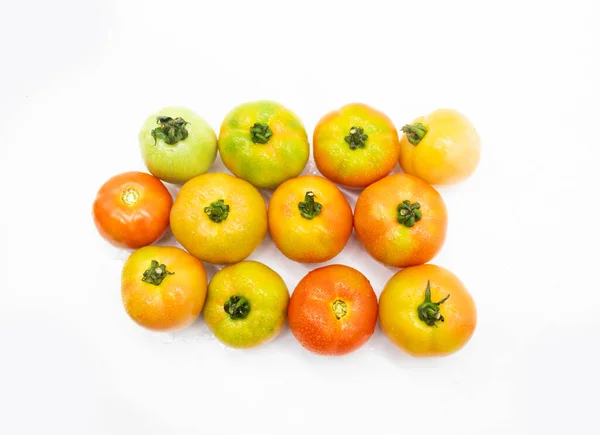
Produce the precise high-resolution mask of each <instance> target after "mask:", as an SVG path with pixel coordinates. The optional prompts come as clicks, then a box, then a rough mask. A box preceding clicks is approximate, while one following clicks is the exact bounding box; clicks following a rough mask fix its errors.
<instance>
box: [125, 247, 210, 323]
mask: <svg viewBox="0 0 600 435" xmlns="http://www.w3.org/2000/svg"><path fill="white" fill-rule="evenodd" d="M153 260H155V261H156V262H157V264H158V265H164V266H166V271H168V273H167V274H166V276H165V277H164V279H163V280H162V281H161V282H160V283H159V284H158V285H155V284H152V283H150V282H145V281H143V280H142V278H143V277H144V272H145V271H147V270H148V269H150V268H151V266H152V261H153ZM206 289H207V281H206V271H205V269H204V265H203V264H202V262H201V261H200V260H198V259H196V258H195V257H193V256H192V255H190V254H188V253H187V252H185V251H184V250H183V249H179V248H176V247H173V246H146V247H144V248H141V249H138V250H137V251H135V252H134V253H133V254H131V255H130V256H129V258H128V259H127V261H126V262H125V265H124V267H123V272H122V275H121V297H122V301H123V306H124V307H125V311H126V312H127V314H128V315H129V317H131V319H132V320H133V321H134V322H136V323H137V324H138V325H140V326H142V327H144V328H147V329H151V330H153V331H173V330H178V329H182V328H185V327H186V326H188V325H190V324H191V323H192V322H193V321H194V320H195V319H196V318H197V317H198V315H199V314H200V311H202V306H203V305H204V300H205V299H206Z"/></svg>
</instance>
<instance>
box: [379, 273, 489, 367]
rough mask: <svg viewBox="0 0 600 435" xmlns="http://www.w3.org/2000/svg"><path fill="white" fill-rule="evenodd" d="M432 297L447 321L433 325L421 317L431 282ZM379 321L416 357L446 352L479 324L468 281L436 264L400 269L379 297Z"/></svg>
mask: <svg viewBox="0 0 600 435" xmlns="http://www.w3.org/2000/svg"><path fill="white" fill-rule="evenodd" d="M428 282H429V283H430V289H431V300H432V301H433V302H439V301H441V300H443V299H444V298H445V297H446V296H448V295H450V297H449V298H448V299H447V300H445V301H444V302H443V303H442V304H440V305H439V311H440V314H441V316H442V317H443V319H444V320H443V322H442V321H438V322H436V323H435V326H430V325H428V324H426V323H425V322H423V321H422V320H421V319H420V318H419V314H418V307H419V305H420V304H422V303H423V301H424V296H425V291H426V288H427V283H428ZM379 322H380V325H381V329H382V330H383V332H384V333H385V334H386V336H387V337H388V338H389V339H390V341H392V343H394V344H395V345H397V346H398V347H400V348H401V349H402V350H404V351H405V352H408V353H409V354H411V355H413V356H416V357H431V356H446V355H450V354H452V353H454V352H456V351H458V350H459V349H461V348H462V347H463V346H464V345H465V344H467V343H468V342H469V340H470V339H471V337H472V335H473V333H474V331H475V327H476V325H477V310H476V307H475V302H474V301H473V298H472V297H471V295H470V294H469V292H468V291H467V289H466V288H465V286H464V284H463V283H462V282H461V281H460V280H459V279H458V277H456V275H454V274H453V273H452V272H450V271H449V270H447V269H444V268H442V267H439V266H435V265H433V264H423V265H420V266H414V267H408V268H406V269H403V270H401V271H400V272H398V273H396V274H395V275H394V276H393V277H392V278H391V279H390V280H389V281H388V283H387V284H386V285H385V287H384V289H383V291H382V293H381V296H380V298H379Z"/></svg>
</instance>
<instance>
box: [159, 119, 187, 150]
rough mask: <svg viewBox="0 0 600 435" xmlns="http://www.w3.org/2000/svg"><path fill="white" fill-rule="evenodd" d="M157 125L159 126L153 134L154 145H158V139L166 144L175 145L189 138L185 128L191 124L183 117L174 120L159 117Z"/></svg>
mask: <svg viewBox="0 0 600 435" xmlns="http://www.w3.org/2000/svg"><path fill="white" fill-rule="evenodd" d="M156 123H157V124H158V125H159V126H158V127H156V128H155V129H154V130H152V132H151V135H152V137H153V138H154V145H156V141H157V140H158V139H161V140H162V141H163V142H165V143H166V144H169V145H175V144H176V143H177V142H180V141H182V140H185V139H186V138H187V137H188V131H187V130H186V129H185V126H186V125H187V124H189V122H187V121H186V120H185V119H183V118H181V117H178V118H175V119H173V118H171V117H170V116H157V117H156Z"/></svg>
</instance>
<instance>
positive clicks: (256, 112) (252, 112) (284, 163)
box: [218, 101, 310, 189]
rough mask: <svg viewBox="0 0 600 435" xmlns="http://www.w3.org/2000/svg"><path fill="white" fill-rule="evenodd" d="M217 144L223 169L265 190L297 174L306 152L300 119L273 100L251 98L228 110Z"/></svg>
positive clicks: (306, 140)
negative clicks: (253, 99)
mask: <svg viewBox="0 0 600 435" xmlns="http://www.w3.org/2000/svg"><path fill="white" fill-rule="evenodd" d="M218 146H219V153H220V154H221V158H222V159H223V163H224V164H225V166H227V169H229V170H230V171H231V172H233V173H234V174H235V175H236V176H238V177H240V178H242V179H244V180H246V181H248V182H249V183H251V184H252V185H253V186H256V187H260V188H268V189H270V188H275V187H277V186H279V184H281V183H282V182H283V181H285V180H287V179H289V178H293V177H296V176H298V175H299V174H300V173H301V172H302V170H303V169H304V167H305V166H306V163H307V162H308V156H309V154H310V145H309V143H308V136H307V134H306V130H305V129H304V126H303V125H302V121H300V119H299V118H298V117H297V116H296V115H295V114H294V113H293V112H292V111H291V110H289V109H287V108H286V107H284V106H282V105H281V104H279V103H276V102H273V101H253V102H249V103H244V104H241V105H239V106H237V107H235V108H234V109H233V110H231V112H229V113H228V114H227V116H226V117H225V119H224V120H223V123H222V124H221V131H220V133H219V141H218Z"/></svg>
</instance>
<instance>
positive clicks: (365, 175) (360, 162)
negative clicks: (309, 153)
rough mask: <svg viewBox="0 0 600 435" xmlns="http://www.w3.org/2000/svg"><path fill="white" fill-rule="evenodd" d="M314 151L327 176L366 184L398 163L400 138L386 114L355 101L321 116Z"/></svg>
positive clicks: (351, 184)
mask: <svg viewBox="0 0 600 435" xmlns="http://www.w3.org/2000/svg"><path fill="white" fill-rule="evenodd" d="M313 151H314V158H315V163H316V164H317V167H318V168H319V171H321V173H322V174H323V175H324V176H325V177H327V178H329V179H330V180H331V181H333V182H335V183H339V184H344V185H346V186H351V187H365V186H368V185H369V184H371V183H373V182H375V181H377V180H379V179H381V178H383V177H385V176H386V175H388V174H389V173H390V172H391V171H392V169H393V168H394V166H396V163H397V162H398V158H399V156H400V141H399V139H398V132H397V131H396V127H395V126H394V124H393V122H392V120H391V119H390V118H388V117H387V116H386V115H385V114H384V113H382V112H380V111H379V110H376V109H374V108H372V107H370V106H367V105H366V104H359V103H354V104H348V105H346V106H343V107H342V108H340V109H338V110H334V111H332V112H330V113H328V114H327V115H325V116H324V117H323V118H321V120H320V121H319V122H318V124H317V126H316V127H315V131H314V134H313Z"/></svg>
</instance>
